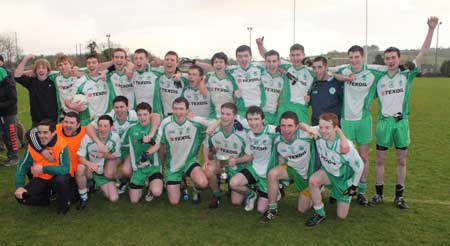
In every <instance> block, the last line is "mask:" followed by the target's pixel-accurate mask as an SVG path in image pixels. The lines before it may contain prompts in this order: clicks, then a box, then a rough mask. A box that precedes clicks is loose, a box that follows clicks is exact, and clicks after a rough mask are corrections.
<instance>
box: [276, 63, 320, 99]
mask: <svg viewBox="0 0 450 246" xmlns="http://www.w3.org/2000/svg"><path fill="white" fill-rule="evenodd" d="M280 67H282V68H283V69H285V70H286V71H287V72H289V73H290V74H292V75H294V76H295V77H296V78H297V80H298V81H297V83H295V85H292V83H291V81H289V83H287V84H288V88H286V90H283V93H282V95H281V102H282V103H297V104H302V105H305V106H306V105H307V103H306V102H305V96H306V95H307V94H308V91H309V90H310V88H311V85H312V83H313V82H314V80H315V76H314V73H313V72H312V71H311V69H309V68H308V67H307V66H302V67H294V66H293V65H292V64H281V65H280Z"/></svg>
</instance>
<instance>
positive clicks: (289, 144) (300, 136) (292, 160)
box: [275, 129, 315, 179]
mask: <svg viewBox="0 0 450 246" xmlns="http://www.w3.org/2000/svg"><path fill="white" fill-rule="evenodd" d="M313 146H314V144H313V140H311V139H310V138H309V136H308V133H306V132H304V131H302V130H300V129H297V131H296V133H295V136H294V137H293V139H292V140H291V141H287V140H286V139H285V138H284V137H283V136H282V135H280V136H278V137H277V139H276V140H275V148H276V150H277V152H278V154H279V155H280V156H281V157H282V158H283V159H285V160H286V164H287V165H288V166H290V167H292V168H294V169H295V170H296V171H297V173H298V174H299V175H300V176H302V178H304V179H308V178H309V177H310V176H311V174H312V172H313V171H314V170H313V169H314V162H315V159H314V149H313Z"/></svg>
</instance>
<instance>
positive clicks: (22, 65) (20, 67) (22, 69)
mask: <svg viewBox="0 0 450 246" xmlns="http://www.w3.org/2000/svg"><path fill="white" fill-rule="evenodd" d="M33 59H34V55H26V56H25V57H24V58H23V60H22V61H21V62H20V63H19V65H18V66H17V68H16V70H14V77H16V78H18V77H21V76H22V75H23V74H24V73H25V66H26V65H27V63H28V62H29V61H31V60H33Z"/></svg>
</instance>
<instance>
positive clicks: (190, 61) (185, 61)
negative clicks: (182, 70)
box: [180, 57, 195, 65]
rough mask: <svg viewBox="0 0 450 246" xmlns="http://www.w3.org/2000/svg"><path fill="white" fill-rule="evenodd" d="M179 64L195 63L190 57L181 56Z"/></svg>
mask: <svg viewBox="0 0 450 246" xmlns="http://www.w3.org/2000/svg"><path fill="white" fill-rule="evenodd" d="M180 64H182V65H183V64H195V59H194V60H192V59H190V58H187V57H182V58H181V60H180Z"/></svg>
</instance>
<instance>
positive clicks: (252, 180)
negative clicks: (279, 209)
mask: <svg viewBox="0 0 450 246" xmlns="http://www.w3.org/2000/svg"><path fill="white" fill-rule="evenodd" d="M240 173H242V174H243V175H244V176H245V178H246V179H247V181H248V184H249V185H254V184H256V185H258V190H259V191H260V192H263V193H266V194H267V177H261V176H259V175H258V174H257V173H256V171H255V169H254V168H253V167H252V166H248V167H246V168H244V169H242V170H241V171H240Z"/></svg>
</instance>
